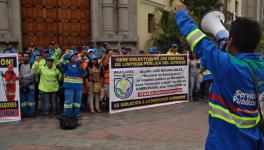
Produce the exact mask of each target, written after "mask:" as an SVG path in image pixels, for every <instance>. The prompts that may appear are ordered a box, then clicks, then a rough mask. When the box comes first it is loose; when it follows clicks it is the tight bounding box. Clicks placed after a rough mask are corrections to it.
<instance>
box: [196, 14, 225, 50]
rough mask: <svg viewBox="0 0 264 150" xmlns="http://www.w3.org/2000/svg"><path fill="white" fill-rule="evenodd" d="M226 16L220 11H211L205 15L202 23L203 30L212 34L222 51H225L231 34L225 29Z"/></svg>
mask: <svg viewBox="0 0 264 150" xmlns="http://www.w3.org/2000/svg"><path fill="white" fill-rule="evenodd" d="M224 22H225V15H224V14H223V13H222V12H221V11H218V10H213V11H209V12H208V13H206V14H205V15H204V17H203V18H202V20H201V22H200V27H201V29H202V30H203V31H204V32H206V33H210V34H212V35H213V36H214V37H215V38H216V40H217V42H218V46H219V48H220V49H222V50H223V49H225V45H226V41H227V39H228V37H229V32H228V31H227V30H226V28H225V27H224V25H223V23H224Z"/></svg>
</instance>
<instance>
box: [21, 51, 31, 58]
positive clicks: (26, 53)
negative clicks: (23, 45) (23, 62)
mask: <svg viewBox="0 0 264 150" xmlns="http://www.w3.org/2000/svg"><path fill="white" fill-rule="evenodd" d="M24 55H28V56H29V57H30V53H28V52H24V53H23V54H22V56H23V57H24Z"/></svg>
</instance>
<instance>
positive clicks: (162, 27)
mask: <svg viewBox="0 0 264 150" xmlns="http://www.w3.org/2000/svg"><path fill="white" fill-rule="evenodd" d="M157 9H158V11H159V12H160V13H161V19H160V21H159V22H158V23H157V24H155V29H156V31H155V34H154V36H153V41H154V43H153V46H156V47H157V48H158V49H159V50H161V52H162V53H166V52H167V51H168V50H169V49H170V46H171V44H173V43H176V44H178V45H179V46H180V49H184V48H185V44H183V42H182V41H184V40H183V39H182V36H181V34H180V32H179V30H178V28H177V25H176V22H175V14H174V13H171V12H168V11H166V10H164V9H160V8H157Z"/></svg>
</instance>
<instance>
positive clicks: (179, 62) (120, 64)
mask: <svg viewBox="0 0 264 150" xmlns="http://www.w3.org/2000/svg"><path fill="white" fill-rule="evenodd" d="M183 65H187V55H175V56H170V55H169V56H155V55H154V56H151V55H150V56H113V57H111V67H112V68H138V67H155V66H183Z"/></svg>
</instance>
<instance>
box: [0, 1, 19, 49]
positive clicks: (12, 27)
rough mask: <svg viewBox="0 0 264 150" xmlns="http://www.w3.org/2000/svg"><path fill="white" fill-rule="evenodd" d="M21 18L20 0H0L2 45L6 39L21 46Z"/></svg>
mask: <svg viewBox="0 0 264 150" xmlns="http://www.w3.org/2000/svg"><path fill="white" fill-rule="evenodd" d="M20 19H21V17H20V1H19V0H0V47H3V45H4V43H5V42H6V41H10V42H12V43H14V44H15V45H17V46H18V47H21V39H22V37H21V20H20Z"/></svg>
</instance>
